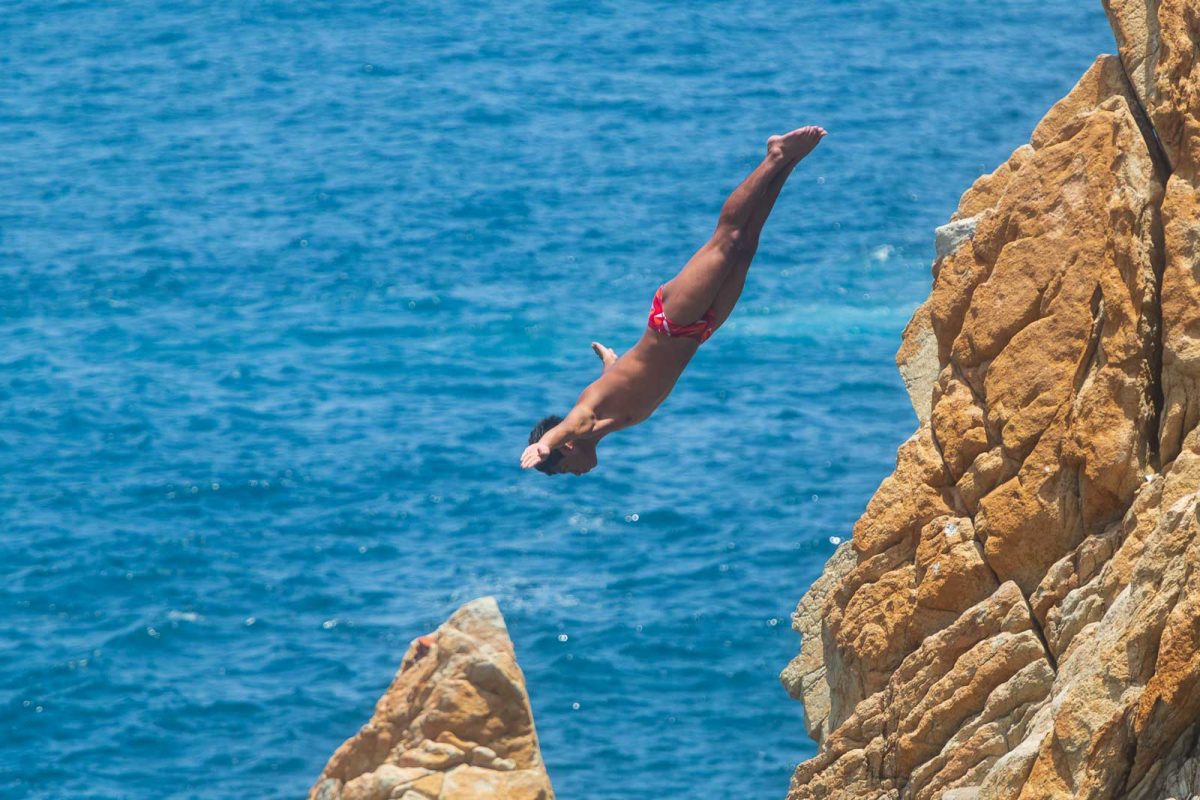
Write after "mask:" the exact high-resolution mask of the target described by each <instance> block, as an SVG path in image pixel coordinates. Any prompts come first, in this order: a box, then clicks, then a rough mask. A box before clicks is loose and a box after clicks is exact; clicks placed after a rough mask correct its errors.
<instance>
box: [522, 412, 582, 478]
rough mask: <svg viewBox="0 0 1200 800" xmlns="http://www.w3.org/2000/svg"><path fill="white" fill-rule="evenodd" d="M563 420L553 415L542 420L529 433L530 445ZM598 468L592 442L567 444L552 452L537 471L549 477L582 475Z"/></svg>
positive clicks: (539, 465)
mask: <svg viewBox="0 0 1200 800" xmlns="http://www.w3.org/2000/svg"><path fill="white" fill-rule="evenodd" d="M562 420H563V418H562V417H559V416H556V415H554V414H551V415H550V416H548V417H544V418H543V419H541V420H540V421H539V422H538V424H537V425H534V426H533V430H531V431H530V432H529V443H530V444H534V443H536V442H537V441H538V440H540V439H541V438H542V437H543V436H545V435H546V431H548V430H550V429H551V428H553V427H554V426H555V425H557V424H558V423H560V422H562ZM595 466H596V445H595V444H594V443H592V442H567V443H565V444H562V445H560V446H558V447H556V448H554V449H553V450H551V451H550V455H549V456H548V457H547V458H546V460H545V461H543V462H542V463H540V464H538V465H537V466H536V467H535V469H537V470H538V471H539V472H544V473H546V474H547V475H564V474H568V473H569V474H571V475H582V474H583V473H585V472H588V471H590V470H591V469H592V468H593V467H595Z"/></svg>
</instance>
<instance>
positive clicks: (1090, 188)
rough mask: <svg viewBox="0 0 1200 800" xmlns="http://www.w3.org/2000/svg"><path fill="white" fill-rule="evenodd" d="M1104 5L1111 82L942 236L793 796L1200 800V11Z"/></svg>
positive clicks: (798, 617)
mask: <svg viewBox="0 0 1200 800" xmlns="http://www.w3.org/2000/svg"><path fill="white" fill-rule="evenodd" d="M1106 6H1107V9H1108V12H1109V17H1110V20H1111V21H1112V22H1113V26H1114V30H1115V31H1116V32H1117V40H1118V43H1119V46H1120V51H1121V57H1120V58H1119V59H1118V58H1116V57H1111V56H1102V57H1101V58H1099V59H1098V60H1097V61H1096V62H1095V64H1093V66H1092V67H1091V69H1089V70H1088V71H1087V73H1086V74H1085V75H1084V76H1083V77H1082V78H1081V79H1080V80H1079V82H1078V84H1077V85H1076V86H1075V88H1074V89H1072V91H1071V92H1070V94H1068V96H1067V97H1065V98H1063V100H1062V101H1060V102H1059V103H1057V104H1055V106H1054V107H1053V108H1052V109H1051V110H1050V111H1049V112H1048V113H1047V114H1046V116H1045V118H1044V119H1043V120H1042V121H1041V123H1039V125H1038V126H1037V128H1036V129H1035V130H1034V132H1033V134H1032V136H1031V140H1030V144H1028V145H1024V146H1022V147H1020V148H1018V149H1017V150H1016V151H1015V152H1014V153H1013V156H1012V157H1011V158H1010V160H1009V161H1008V162H1007V163H1006V164H1004V165H1002V166H1001V167H1000V168H998V169H997V170H996V171H995V172H993V173H992V174H990V175H986V176H984V177H982V178H980V179H979V180H977V181H976V182H975V184H974V185H973V186H972V187H971V188H970V189H969V190H968V191H967V192H966V193H965V194H964V195H963V197H962V200H961V201H960V204H959V209H958V211H957V212H956V213H955V215H954V217H953V218H952V220H951V225H950V226H948V227H947V228H945V229H944V230H942V229H939V233H938V242H939V246H938V253H937V258H936V260H935V262H934V265H933V275H934V283H933V288H932V291H931V294H930V296H929V298H928V299H927V300H926V302H925V303H924V304H922V306H921V307H920V308H918V309H917V311H916V312H915V313H914V315H913V320H912V321H911V322H910V324H909V326H908V328H907V329H906V331H905V334H904V343H903V344H902V346H901V349H900V352H899V353H898V354H897V363H898V365H899V366H900V368H901V370H902V374H903V375H904V378H905V383H906V386H907V388H908V389H909V392H910V396H911V397H912V400H913V406H914V408H915V409H917V413H918V418H919V420H920V422H921V425H920V427H919V428H918V430H917V432H916V433H915V434H914V435H913V437H912V438H910V439H909V440H908V441H907V442H905V443H904V445H902V446H901V448H900V451H899V453H898V454H897V463H896V469H895V471H894V472H893V473H892V475H891V476H889V477H888V478H886V479H885V480H884V481H883V483H882V484H881V485H880V487H879V489H878V490H877V492H876V494H875V496H874V497H873V498H872V499H871V501H870V502H869V503H868V505H867V509H866V511H865V513H864V514H863V516H862V518H860V519H859V521H858V523H857V524H856V525H855V528H854V536H853V539H852V542H851V547H852V550H850V551H847V550H844V549H842V550H839V551H838V553H837V555H836V558H835V559H834V560H833V561H831V564H830V566H829V569H828V570H827V572H826V573H825V574H824V575H823V576H822V577H821V579H820V580H819V581H818V582H817V584H815V585H814V589H813V590H812V591H810V592H809V593H808V594H807V595H805V598H804V599H803V600H802V601H801V605H800V606H799V607H798V608H797V611H796V614H795V616H794V620H795V627H796V628H797V630H798V631H800V632H801V635H802V636H803V637H804V638H803V642H802V649H801V655H800V657H799V658H798V659H797V660H796V661H794V662H793V664H792V665H791V666H790V667H789V670H790V673H789V671H785V681H786V682H787V683H788V686H789V690H790V691H792V692H793V693H794V694H799V695H800V697H801V699H802V701H803V702H804V703H805V704H806V709H809V708H812V709H814V710H815V711H816V714H813V713H812V712H810V733H812V734H813V735H814V736H815V737H816V738H818V740H819V742H820V750H819V752H818V754H817V756H816V757H814V758H813V759H811V760H809V761H808V762H805V763H804V764H801V765H800V766H799V767H798V768H797V770H796V773H795V775H794V776H793V781H792V786H791V789H790V792H789V798H810V797H811V798H818V797H819V798H828V799H829V800H842V799H845V800H849V798H862V797H871V798H894V800H907V799H908V798H943V800H947V799H950V800H968V798H969V799H970V800H1000V798H1005V799H1006V800H1007V799H1009V798H1029V799H1030V800H1032V799H1033V798H1038V799H1039V800H1042V799H1044V798H1095V800H1100V799H1101V798H1115V797H1123V798H1124V797H1128V798H1137V800H1143V799H1144V800H1149V798H1165V797H1178V798H1184V797H1193V796H1196V795H1200V723H1198V722H1197V719H1200V191H1198V188H1200V181H1198V180H1197V175H1198V173H1200V171H1198V166H1200V3H1196V2H1195V0H1107V2H1106ZM1160 284H1161V290H1160ZM930 336H932V338H933V340H934V342H932V343H931V342H930V341H929V339H930ZM934 355H936V361H937V366H936V378H934V377H933V375H934V366H933V357H934ZM826 709H827V710H826ZM813 716H816V717H817V720H816V723H815V724H813V722H812V720H811V717H813Z"/></svg>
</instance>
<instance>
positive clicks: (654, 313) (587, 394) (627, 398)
mask: <svg viewBox="0 0 1200 800" xmlns="http://www.w3.org/2000/svg"><path fill="white" fill-rule="evenodd" d="M824 135H825V130H824V129H823V128H819V127H816V126H808V127H805V128H797V129H796V130H794V131H792V132H791V133H786V134H784V135H782V136H772V137H771V138H769V139H767V156H766V158H764V159H763V161H762V163H761V164H759V165H758V166H757V167H755V169H754V171H753V172H751V173H750V175H749V177H747V178H746V180H744V181H742V184H741V186H739V187H738V188H737V189H735V190H734V192H733V194H731V195H729V199H728V200H726V201H725V205H724V206H722V207H721V216H720V218H718V219H717V229H716V231H715V232H714V233H713V235H712V238H711V239H709V240H708V242H707V243H705V245H704V246H703V247H701V248H700V249H699V250H698V251H696V254H695V255H693V256H692V257H691V259H690V260H689V261H688V262H687V264H685V265H684V267H683V269H682V270H680V272H679V274H678V275H676V276H675V277H674V278H672V279H671V280H669V281H667V282H666V283H664V284H663V285H662V286H660V287H659V289H658V292H657V293H655V295H654V303H653V305H652V306H651V308H650V320H649V322H648V323H647V326H646V331H645V333H643V334H642V338H641V340H640V341H639V342H638V343H637V344H636V345H634V346H633V349H631V350H629V351H627V352H626V353H625V355H623V356H621V357H620V358H618V357H617V354H616V353H614V352H613V351H612V350H611V349H609V348H607V347H604V346H603V345H601V344H599V343H598V342H592V349H593V350H595V351H596V355H598V356H599V357H600V360H601V361H603V362H604V372H603V373H602V374H601V375H600V377H599V378H598V379H597V380H596V381H595V382H594V383H592V385H590V386H588V387H587V388H586V389H584V390H583V394H581V395H579V399H578V400H576V401H575V407H574V408H572V409H571V411H570V412H569V413H568V414H567V416H566V417H557V416H549V417H546V418H545V419H543V420H542V421H541V422H539V423H538V424H537V425H535V426H534V427H533V431H532V432H531V433H530V434H529V447H527V448H525V452H524V453H523V454H522V455H521V466H522V467H525V468H526V469H528V468H529V467H535V468H537V469H538V470H540V471H542V472H545V473H546V474H547V475H556V474H561V473H568V472H569V473H571V474H573V475H582V474H583V473H585V472H588V471H589V470H591V469H592V468H593V467H595V466H596V445H597V444H598V443H599V441H600V440H601V439H603V438H604V437H605V436H607V435H608V434H610V433H612V432H613V431H619V430H621V429H622V428H628V427H629V426H631V425H636V424H638V423H639V422H641V421H642V420H644V419H646V418H647V417H649V416H650V415H651V414H652V413H654V410H655V409H656V408H658V406H659V405H660V404H661V403H662V401H663V400H665V399H667V395H669V394H670V393H671V390H672V389H673V388H675V382H676V381H678V380H679V376H680V375H681V374H682V373H683V370H684V367H686V366H687V365H688V362H689V361H691V360H692V356H694V355H695V354H696V350H697V349H699V347H700V345H701V343H703V342H705V341H706V340H707V339H708V337H710V336H712V335H713V332H714V331H715V330H716V329H717V328H719V327H721V325H722V324H723V323H724V322H725V320H726V319H728V318H729V314H730V313H731V312H732V311H733V307H734V306H735V305H736V304H737V301H738V297H740V296H741V294H742V287H743V286H744V285H745V283H746V272H747V271H749V269H750V261H751V260H752V259H753V258H754V252H755V250H756V249H757V248H758V237H759V234H760V233H761V232H762V228H763V224H764V223H765V222H766V221H767V216H768V215H769V214H770V213H771V208H772V207H773V206H774V205H775V199H776V198H777V197H779V190H780V189H782V188H783V184H784V182H785V181H787V179H788V176H789V175H791V173H792V170H793V169H795V167H796V165H797V164H799V163H800V160H801V159H803V158H804V157H805V156H806V155H808V154H809V153H810V152H812V149H813V148H814V147H816V146H817V144H818V143H819V142H820V141H821V138H822V137H823V136H824Z"/></svg>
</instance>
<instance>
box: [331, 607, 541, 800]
mask: <svg viewBox="0 0 1200 800" xmlns="http://www.w3.org/2000/svg"><path fill="white" fill-rule="evenodd" d="M479 798H492V799H493V800H553V798H554V792H553V790H552V789H551V788H550V778H549V776H548V775H547V774H546V769H545V766H544V765H543V764H542V755H541V751H540V750H539V749H538V740H537V733H536V731H535V730H534V727H533V713H532V711H531V710H530V708H529V696H528V695H527V694H526V692H525V677H524V675H522V674H521V669H520V667H518V666H517V661H516V657H515V655H514V653H513V645H512V641H511V640H510V639H509V638H508V629H507V627H506V626H505V624H504V618H503V617H502V616H501V614H500V608H499V607H498V606H497V605H496V601H495V600H494V599H493V598H491V597H484V598H481V599H479V600H474V601H472V602H470V603H467V604H466V605H464V606H463V607H462V608H460V609H459V610H458V611H456V612H455V613H454V615H453V616H451V617H450V619H448V620H447V621H446V622H445V623H444V624H443V625H442V626H441V627H440V628H438V629H437V630H436V631H434V632H433V633H431V634H428V635H426V636H421V637H418V638H417V639H414V640H413V642H412V644H411V645H410V646H409V648H408V652H407V653H406V654H405V656H404V660H403V661H401V662H400V669H399V671H398V672H397V673H396V677H395V678H394V679H393V680H392V684H391V686H389V687H388V689H387V691H386V692H385V693H384V695H383V697H381V698H380V699H379V702H378V704H376V706H375V713H374V715H373V716H372V717H371V719H370V721H369V722H367V724H366V725H364V726H363V727H362V729H361V730H360V731H359V732H358V733H357V734H356V735H355V736H354V737H353V738H351V739H348V740H347V741H346V742H345V743H344V744H342V746H341V747H339V748H338V749H337V751H336V752H335V753H334V754H333V756H332V757H331V758H330V759H329V763H328V764H326V765H325V769H324V770H323V771H322V772H321V775H320V777H319V778H317V782H316V783H315V784H314V785H313V787H312V790H311V791H310V792H309V800H479Z"/></svg>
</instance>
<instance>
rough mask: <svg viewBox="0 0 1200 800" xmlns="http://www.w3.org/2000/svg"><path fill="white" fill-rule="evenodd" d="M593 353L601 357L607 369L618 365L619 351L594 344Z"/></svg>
mask: <svg viewBox="0 0 1200 800" xmlns="http://www.w3.org/2000/svg"><path fill="white" fill-rule="evenodd" d="M592 351H593V352H594V353H595V354H596V355H597V356H599V358H600V360H601V361H602V362H603V363H604V368H605V369H608V368H609V367H611V366H612V365H613V364H615V363H617V351H616V350H613V349H612V348H611V347H605V346H604V345H602V344H600V343H599V342H592Z"/></svg>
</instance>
